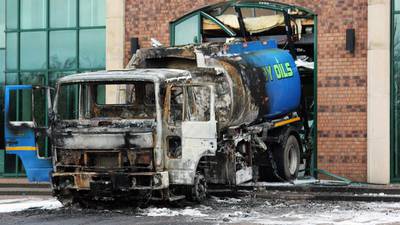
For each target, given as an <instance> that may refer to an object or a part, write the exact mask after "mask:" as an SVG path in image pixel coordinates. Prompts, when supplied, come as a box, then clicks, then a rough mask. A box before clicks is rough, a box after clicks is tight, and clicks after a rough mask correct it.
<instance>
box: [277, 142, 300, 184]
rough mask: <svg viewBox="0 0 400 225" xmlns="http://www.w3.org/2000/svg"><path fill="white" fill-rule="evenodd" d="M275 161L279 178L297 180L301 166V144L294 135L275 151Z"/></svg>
mask: <svg viewBox="0 0 400 225" xmlns="http://www.w3.org/2000/svg"><path fill="white" fill-rule="evenodd" d="M273 154H274V159H275V162H276V166H277V170H278V174H279V176H280V177H281V178H282V179H284V180H287V181H290V180H294V179H296V178H297V175H298V173H299V166H300V144H299V142H298V141H297V138H296V137H295V136H294V135H290V136H289V137H288V138H287V139H286V143H284V144H283V145H279V146H278V147H277V148H275V149H274V152H273Z"/></svg>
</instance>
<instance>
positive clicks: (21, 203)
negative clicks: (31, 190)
mask: <svg viewBox="0 0 400 225" xmlns="http://www.w3.org/2000/svg"><path fill="white" fill-rule="evenodd" d="M60 207H62V205H61V203H60V202H59V201H57V200H56V199H55V198H39V197H27V198H16V199H4V200H0V213H8V212H17V211H23V210H27V209H32V208H35V209H57V208H60Z"/></svg>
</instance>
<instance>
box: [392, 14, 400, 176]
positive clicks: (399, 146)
mask: <svg viewBox="0 0 400 225" xmlns="http://www.w3.org/2000/svg"><path fill="white" fill-rule="evenodd" d="M392 51H393V59H392V60H393V61H392V63H393V64H392V65H393V75H392V76H393V77H392V82H393V86H392V87H393V99H392V101H393V102H392V104H393V105H392V110H393V117H392V119H393V122H394V124H393V125H394V127H393V128H394V129H393V130H392V135H393V137H394V140H393V141H394V143H393V144H392V147H393V151H394V152H393V158H392V160H393V161H392V162H393V166H394V170H393V174H392V175H393V176H394V177H395V178H399V177H400V164H399V162H400V15H395V16H394V20H393V49H392Z"/></svg>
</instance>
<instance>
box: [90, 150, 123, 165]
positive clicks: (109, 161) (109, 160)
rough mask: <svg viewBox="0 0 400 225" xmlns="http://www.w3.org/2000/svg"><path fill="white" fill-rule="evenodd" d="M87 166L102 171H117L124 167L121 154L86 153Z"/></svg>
mask: <svg viewBox="0 0 400 225" xmlns="http://www.w3.org/2000/svg"><path fill="white" fill-rule="evenodd" d="M85 158H86V160H85V161H86V166H87V167H91V168H100V169H117V168H121V167H122V160H121V153H120V152H86V156H85Z"/></svg>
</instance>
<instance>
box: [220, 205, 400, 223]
mask: <svg viewBox="0 0 400 225" xmlns="http://www.w3.org/2000/svg"><path fill="white" fill-rule="evenodd" d="M355 204H357V205H358V206H357V207H356V208H354V209H348V208H346V207H344V208H342V206H341V205H336V206H335V205H330V206H328V207H327V206H326V205H325V204H314V205H313V207H312V208H313V209H312V210H309V211H308V210H298V208H297V206H296V205H293V206H291V207H290V208H293V210H283V211H284V213H279V208H282V209H284V208H287V207H288V206H287V205H285V204H278V205H273V206H271V204H270V203H268V202H266V204H265V207H275V208H276V209H277V211H276V212H273V213H271V212H269V213H263V211H262V210H260V209H254V210H252V209H251V210H248V211H246V212H243V211H234V212H228V213H224V214H222V216H221V217H219V218H218V219H219V220H222V221H224V222H227V223H246V224H276V225H283V224H285V225H291V224H296V225H308V224H318V225H319V224H321V225H322V224H338V225H342V224H343V225H347V224H352V225H361V224H362V225H375V224H400V203H379V202H375V203H360V202H355Z"/></svg>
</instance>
